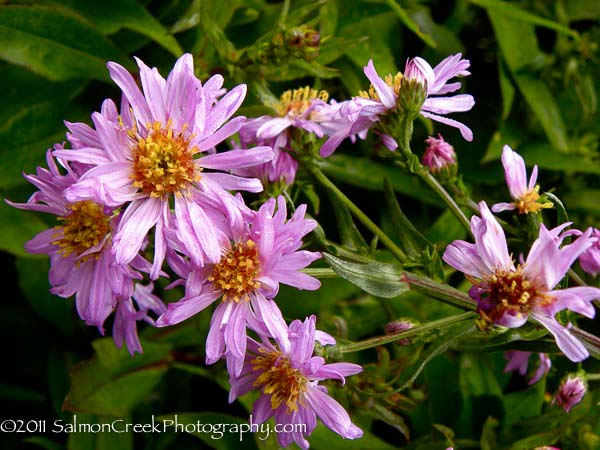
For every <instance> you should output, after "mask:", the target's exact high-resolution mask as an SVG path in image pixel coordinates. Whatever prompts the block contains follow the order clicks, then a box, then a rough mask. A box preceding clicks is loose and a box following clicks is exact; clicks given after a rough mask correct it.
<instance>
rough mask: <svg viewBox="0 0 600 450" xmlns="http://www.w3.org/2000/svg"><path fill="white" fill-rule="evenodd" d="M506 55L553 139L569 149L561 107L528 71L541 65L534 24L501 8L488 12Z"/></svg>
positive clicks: (564, 149) (523, 91)
mask: <svg viewBox="0 0 600 450" xmlns="http://www.w3.org/2000/svg"><path fill="white" fill-rule="evenodd" d="M488 16H489V17H490V21H491V22H492V25H493V27H494V34H495V35H496V39H498V44H499V45H500V50H501V51H502V56H503V58H504V60H505V61H506V63H507V65H508V68H509V69H510V71H511V72H512V75H513V78H514V80H515V82H516V84H517V86H518V88H519V91H520V92H521V94H522V95H523V97H525V100H526V101H527V103H528V105H529V107H530V108H531V110H532V111H533V113H534V115H535V116H536V118H537V119H538V121H539V122H540V125H541V126H542V128H543V130H544V132H545V133H546V135H547V136H548V139H549V141H550V142H551V143H552V145H554V146H555V147H556V148H557V149H559V150H561V151H566V150H567V149H568V142H567V132H566V128H565V124H564V122H563V119H562V117H561V115H560V110H559V108H558V105H557V103H556V100H555V99H554V96H553V95H552V93H551V92H550V90H549V89H548V86H547V85H546V83H545V82H544V81H542V80H541V79H540V78H539V77H538V76H535V75H532V74H530V73H527V72H526V70H528V69H530V68H531V67H528V66H531V65H535V64H539V62H540V60H542V59H543V58H544V55H543V54H542V53H541V52H540V49H539V47H538V43H537V37H536V35H535V31H534V28H533V25H531V24H530V23H527V22H522V21H515V20H512V19H511V18H510V17H508V16H506V15H505V14H503V13H498V11H488Z"/></svg>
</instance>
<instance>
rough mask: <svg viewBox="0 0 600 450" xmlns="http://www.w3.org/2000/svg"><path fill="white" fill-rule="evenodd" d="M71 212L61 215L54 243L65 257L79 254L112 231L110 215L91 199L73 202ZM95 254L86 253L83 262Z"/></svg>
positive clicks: (70, 207)
mask: <svg viewBox="0 0 600 450" xmlns="http://www.w3.org/2000/svg"><path fill="white" fill-rule="evenodd" d="M69 209H70V210H71V212H70V213H69V215H67V216H65V217H59V218H58V221H59V222H60V223H61V225H57V226H56V227H55V229H56V230H57V232H56V234H54V236H53V237H54V238H55V240H53V241H52V243H53V244H54V245H56V246H58V247H59V253H60V254H61V255H62V257H63V258H66V257H68V256H70V255H71V254H73V255H75V256H79V255H81V254H82V253H84V252H85V251H87V250H89V249H90V248H92V247H95V246H97V245H98V244H99V243H101V242H102V241H103V240H104V239H105V238H106V236H107V235H108V234H109V233H110V231H111V230H110V216H108V215H106V214H104V207H103V206H102V205H99V204H98V203H95V202H93V201H91V200H85V201H81V202H76V203H73V204H71V205H70V206H69ZM92 256H94V255H86V256H84V257H83V258H81V262H83V261H85V260H87V259H88V258H90V257H92Z"/></svg>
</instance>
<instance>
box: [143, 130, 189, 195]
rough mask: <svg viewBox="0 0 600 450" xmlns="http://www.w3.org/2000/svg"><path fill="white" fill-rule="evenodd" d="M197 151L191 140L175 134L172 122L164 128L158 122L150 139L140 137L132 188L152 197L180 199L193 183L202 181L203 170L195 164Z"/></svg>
mask: <svg viewBox="0 0 600 450" xmlns="http://www.w3.org/2000/svg"><path fill="white" fill-rule="evenodd" d="M182 132H183V130H182ZM197 152H198V148H197V147H192V148H190V145H189V139H188V138H185V137H184V136H183V134H182V133H174V132H173V130H172V129H171V124H170V121H169V123H167V126H166V127H165V128H163V127H162V125H161V124H160V123H158V122H155V123H154V124H153V125H152V127H151V128H150V130H149V131H148V136H146V137H145V138H142V137H137V144H136V146H135V148H134V149H133V176H132V178H133V180H134V181H133V185H134V186H135V187H137V188H139V189H140V190H141V191H142V192H143V193H144V194H146V195H149V196H151V197H162V196H164V195H166V194H173V193H174V194H175V195H177V196H181V195H182V194H183V193H184V192H185V191H186V189H187V187H188V185H189V184H190V183H192V182H194V181H199V180H200V174H199V172H200V170H201V168H199V167H197V166H196V165H195V164H194V154H195V153H197Z"/></svg>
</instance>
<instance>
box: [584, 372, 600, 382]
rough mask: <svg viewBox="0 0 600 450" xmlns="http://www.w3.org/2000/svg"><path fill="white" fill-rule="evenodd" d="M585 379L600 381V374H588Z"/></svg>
mask: <svg viewBox="0 0 600 450" xmlns="http://www.w3.org/2000/svg"><path fill="white" fill-rule="evenodd" d="M585 377H586V378H587V380H588V381H600V373H586V374H585Z"/></svg>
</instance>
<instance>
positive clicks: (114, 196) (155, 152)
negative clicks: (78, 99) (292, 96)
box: [55, 54, 273, 279]
mask: <svg viewBox="0 0 600 450" xmlns="http://www.w3.org/2000/svg"><path fill="white" fill-rule="evenodd" d="M136 61H137V63H138V66H139V70H140V79H141V84H142V91H141V90H140V88H139V87H138V85H137V84H136V83H135V81H134V79H133V77H132V76H131V75H130V74H129V73H128V72H127V71H126V70H125V69H124V68H123V67H121V66H120V65H119V64H116V63H113V62H109V63H108V70H109V72H110V75H111V77H112V79H113V80H114V82H115V83H116V84H117V85H118V86H119V87H120V88H121V90H122V91H123V101H122V105H121V115H119V114H118V111H117V108H116V106H115V105H114V103H113V102H112V101H110V100H107V101H105V103H104V105H103V107H102V112H101V113H94V114H93V115H92V120H93V122H94V125H95V129H91V128H89V127H85V126H82V125H81V124H77V125H74V124H67V126H68V127H69V129H70V131H71V139H72V140H76V141H78V142H79V143H80V144H79V145H87V146H85V147H79V145H77V146H76V147H77V148H76V150H63V151H58V152H56V153H55V154H56V155H57V156H60V157H61V158H63V159H65V160H69V161H76V162H78V163H80V164H87V165H89V166H91V167H92V168H91V169H90V170H88V171H87V172H86V173H85V174H83V176H82V177H81V179H80V180H79V181H78V182H77V183H75V184H74V185H73V186H71V187H70V188H68V189H67V191H66V197H67V199H68V200H69V201H71V202H74V201H82V200H94V201H97V202H99V203H102V204H104V205H107V206H109V207H113V208H116V207H123V208H124V214H123V216H122V218H121V222H120V225H119V229H118V230H117V232H116V234H115V236H114V240H113V241H114V242H113V245H114V253H115V258H116V261H117V263H119V264H126V263H128V262H129V261H131V260H132V259H133V258H135V255H137V253H138V252H139V250H140V248H141V247H142V244H143V242H144V240H145V239H146V237H147V235H148V232H149V231H150V230H151V229H152V228H153V227H156V233H155V236H154V239H155V241H154V248H155V252H154V264H153V268H152V273H151V278H152V279H155V278H157V277H158V273H159V271H160V268H161V265H162V262H163V259H164V255H165V252H166V247H165V246H166V241H165V237H164V230H165V229H166V228H168V227H169V226H170V223H169V222H168V218H169V217H170V214H169V213H168V212H169V205H170V204H171V203H173V204H174V207H175V217H176V219H177V221H178V223H179V227H178V228H177V230H178V233H179V236H178V237H179V239H180V240H181V241H182V242H183V243H184V244H185V245H186V246H187V247H188V248H189V249H190V254H191V257H192V260H193V261H194V263H195V264H197V265H199V266H201V265H203V264H204V263H205V262H216V261H218V259H219V258H220V248H219V245H218V239H217V235H216V233H215V227H214V226H213V224H212V221H211V218H210V217H209V216H208V215H207V213H206V212H205V210H204V208H203V205H202V204H201V203H200V202H198V200H197V195H196V194H197V193H199V192H205V191H210V192H216V193H218V194H217V195H220V196H226V195H229V194H228V193H227V192H226V190H246V191H251V192H259V191H261V190H262V185H261V183H260V181H259V180H256V179H246V178H240V177H237V176H234V175H230V174H228V173H225V171H229V170H231V169H238V168H243V167H248V166H253V165H257V164H261V163H264V162H267V161H270V160H271V159H272V158H273V152H272V150H271V149H270V148H268V147H259V148H255V149H252V150H230V151H227V152H223V153H215V152H214V147H215V146H216V145H217V144H219V143H221V142H223V141H224V140H225V139H227V138H228V137H230V136H231V135H232V134H234V133H236V132H237V131H238V130H239V129H240V127H241V126H242V124H243V122H244V120H245V118H244V117H236V118H234V119H231V120H229V119H230V118H231V116H232V115H233V114H234V113H235V112H236V111H237V109H238V108H239V106H240V104H241V103H242V101H243V99H244V97H245V94H246V86H245V85H239V86H236V87H235V88H233V89H232V90H231V91H229V92H228V93H227V94H225V95H223V94H224V92H225V91H224V89H222V85H223V78H222V77H221V76H220V75H215V76H213V77H212V78H210V79H209V80H208V81H207V82H206V83H205V84H204V85H202V83H201V82H200V80H198V79H197V78H196V77H195V75H194V68H193V60H192V56H191V55H190V54H185V55H183V56H182V57H181V58H179V59H178V60H177V62H176V63H175V67H174V68H173V70H172V71H171V73H170V75H169V77H168V78H167V79H164V78H163V77H162V76H161V75H160V74H159V73H158V71H157V70H156V69H155V68H154V69H150V68H148V67H147V66H146V65H145V64H144V63H143V62H142V61H140V60H139V59H136ZM219 98H220V99H219ZM207 153H208V154H207Z"/></svg>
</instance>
